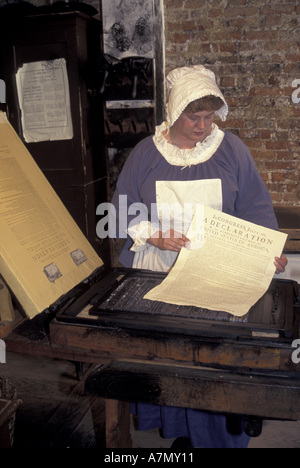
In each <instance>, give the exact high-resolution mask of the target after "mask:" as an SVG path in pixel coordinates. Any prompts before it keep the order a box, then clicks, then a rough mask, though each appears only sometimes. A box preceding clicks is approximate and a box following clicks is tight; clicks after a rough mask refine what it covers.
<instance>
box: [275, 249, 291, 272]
mask: <svg viewBox="0 0 300 468" xmlns="http://www.w3.org/2000/svg"><path fill="white" fill-rule="evenodd" d="M287 264H288V260H287V258H286V256H285V255H284V254H282V255H281V257H280V258H278V257H275V262H274V265H275V266H276V275H279V274H280V273H284V272H285V267H286V266H287Z"/></svg>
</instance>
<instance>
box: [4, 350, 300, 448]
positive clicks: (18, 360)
mask: <svg viewBox="0 0 300 468" xmlns="http://www.w3.org/2000/svg"><path fill="white" fill-rule="evenodd" d="M90 370H91V366H89V365H88V364H85V365H84V368H83V371H84V373H85V375H87V374H88V373H89V371H90ZM0 378H2V379H3V378H4V379H9V381H10V382H11V383H12V385H13V386H14V387H15V388H16V390H17V396H18V398H20V399H21V400H22V405H21V406H20V407H19V409H18V410H17V413H16V422H15V431H14V448H100V449H101V448H104V447H105V445H104V424H105V422H104V401H103V400H101V399H99V398H88V397H86V396H85V395H84V384H83V382H82V381H79V380H78V379H77V378H76V372H75V366H74V363H72V362H69V361H59V360H52V359H47V358H41V357H28V356H22V355H19V354H14V353H7V356H6V364H0ZM131 434H132V439H133V446H134V448H170V446H171V443H172V441H170V440H164V439H162V438H161V437H160V436H159V433H158V431H149V432H137V431H135V429H134V427H133V424H132V428H131ZM299 447H300V422H278V421H274V422H271V421H268V422H265V424H264V429H263V433H262V435H261V436H260V437H259V438H256V439H252V440H251V442H250V446H249V448H299Z"/></svg>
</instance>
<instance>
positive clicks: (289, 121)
mask: <svg viewBox="0 0 300 468" xmlns="http://www.w3.org/2000/svg"><path fill="white" fill-rule="evenodd" d="M164 4H165V28H166V31H165V34H166V46H165V49H166V73H168V72H169V71H170V70H171V69H173V68H176V67H179V66H184V65H186V64H191V65H196V64H202V65H205V66H207V67H208V68H210V69H211V70H213V71H214V72H215V73H216V75H217V77H218V83H219V85H220V87H221V89H222V91H223V92H224V95H225V97H226V98H227V101H228V104H229V106H230V113H229V116H228V119H227V121H226V122H225V124H224V123H221V122H220V126H221V127H222V128H226V129H228V130H231V131H233V132H234V133H235V134H237V135H238V136H239V137H240V138H241V139H242V140H243V141H244V142H245V143H246V145H247V146H248V147H249V148H250V150H251V152H252V155H253V157H254V158H255V161H256V164H257V166H258V168H259V170H260V173H261V175H262V177H263V179H264V181H265V182H266V185H267V187H268V189H269V191H270V193H271V196H272V198H273V201H274V204H275V205H290V206H291V205H299V200H300V186H299V184H298V182H299V174H300V146H299V144H300V138H299V135H300V132H299V117H300V103H298V104H296V103H293V102H292V94H293V92H294V91H295V90H296V89H295V88H293V87H292V84H293V81H294V80H296V79H299V80H300V48H299V39H300V28H299V23H300V21H299V20H300V1H299V0H294V1H292V0H291V1H289V0H286V1H285V0H229V1H226V0H221V1H218V0H207V1H204V0H164ZM297 87H298V88H300V85H298V86H297ZM298 95H299V96H300V91H299V93H298Z"/></svg>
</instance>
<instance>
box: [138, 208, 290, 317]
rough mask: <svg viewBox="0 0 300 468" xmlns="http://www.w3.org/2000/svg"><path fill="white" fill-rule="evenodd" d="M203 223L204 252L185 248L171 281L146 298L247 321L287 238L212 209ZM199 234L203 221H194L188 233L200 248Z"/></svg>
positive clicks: (169, 279) (165, 281) (270, 277)
mask: <svg viewBox="0 0 300 468" xmlns="http://www.w3.org/2000/svg"><path fill="white" fill-rule="evenodd" d="M202 221H203V225H204V230H203V236H204V239H203V245H202V247H201V248H196V249H191V250H188V249H182V251H181V253H180V254H179V256H178V259H177V262H176V264H175V265H174V267H173V268H172V270H171V272H170V273H169V275H168V276H167V278H166V279H165V280H164V281H163V282H162V283H161V285H159V286H157V287H156V288H154V289H153V290H151V291H150V292H149V293H148V294H147V295H146V296H145V299H150V300H153V301H162V302H168V303H171V304H178V305H192V306H196V307H202V308H205V309H208V310H218V311H224V312H228V313H230V314H233V315H236V316H239V317H241V316H243V315H245V314H246V313H248V311H249V309H250V308H251V307H252V306H253V305H254V304H255V303H256V302H257V301H258V300H259V299H260V298H261V297H262V296H263V294H264V293H265V292H266V291H267V289H268V287H269V285H270V283H271V280H272V278H273V276H274V274H275V270H276V268H275V265H274V261H275V257H280V256H281V253H282V251H283V248H284V244H285V242H286V238H287V235H286V234H283V233H280V232H277V231H273V230H271V229H266V228H264V227H261V226H258V225H256V224H253V223H249V222H247V221H243V220H241V219H237V218H235V217H233V216H230V215H227V214H225V213H222V212H220V211H217V210H214V209H212V208H208V207H204V216H203V219H202ZM196 223H198V226H196ZM200 227H201V226H200ZM200 230H201V229H200ZM197 233H199V216H198V217H197V216H194V218H193V222H192V224H191V226H190V229H189V231H188V233H187V237H188V238H189V239H191V241H192V242H191V245H193V242H194V240H195V239H197V243H198V245H199V239H198V238H197V235H198V234H197ZM195 245H197V244H195Z"/></svg>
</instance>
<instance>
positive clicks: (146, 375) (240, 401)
mask: <svg viewBox="0 0 300 468" xmlns="http://www.w3.org/2000/svg"><path fill="white" fill-rule="evenodd" d="M85 388H86V392H87V393H88V394H90V395H94V396H95V395H97V396H100V397H103V398H120V399H122V400H123V401H139V402H144V403H155V404H159V405H166V404H167V405H169V406H179V407H183V408H194V409H199V410H204V411H213V412H220V413H233V414H240V415H248V416H251V415H252V416H258V417H263V418H274V419H277V418H278V419H295V420H296V419H299V418H300V381H299V380H295V379H287V378H286V377H285V376H283V377H280V376H279V375H278V376H277V377H274V376H268V375H263V374H261V375H259V374H252V373H248V374H247V373H244V374H243V375H241V374H237V373H234V372H230V371H228V372H224V371H223V370H222V371H219V372H218V371H212V370H206V369H203V368H202V369H197V368H194V369H192V368H186V367H176V366H174V367H171V366H161V365H155V364H148V363H145V362H143V363H137V362H135V363H133V362H123V361H122V362H113V363H112V364H111V365H110V366H107V367H105V368H104V370H102V369H101V368H100V369H98V370H96V371H95V372H94V373H93V374H91V375H90V377H89V379H88V380H87V381H86V385H85Z"/></svg>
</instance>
